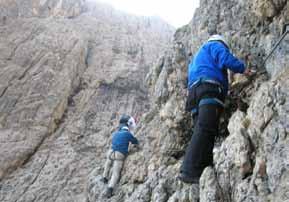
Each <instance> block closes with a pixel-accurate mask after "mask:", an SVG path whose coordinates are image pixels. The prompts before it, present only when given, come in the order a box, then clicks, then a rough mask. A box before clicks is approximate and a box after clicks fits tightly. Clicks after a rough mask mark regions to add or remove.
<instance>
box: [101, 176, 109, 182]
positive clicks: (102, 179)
mask: <svg viewBox="0 0 289 202" xmlns="http://www.w3.org/2000/svg"><path fill="white" fill-rule="evenodd" d="M100 181H101V182H103V183H104V184H106V183H107V182H108V179H107V178H106V177H104V178H101V179H100Z"/></svg>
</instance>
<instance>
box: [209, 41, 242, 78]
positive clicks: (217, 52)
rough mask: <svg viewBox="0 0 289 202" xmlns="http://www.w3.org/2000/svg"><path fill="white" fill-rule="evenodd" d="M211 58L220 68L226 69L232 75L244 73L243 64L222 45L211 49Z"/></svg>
mask: <svg viewBox="0 0 289 202" xmlns="http://www.w3.org/2000/svg"><path fill="white" fill-rule="evenodd" d="M212 52H213V57H214V58H215V59H216V61H218V64H219V67H220V68H226V69H229V70H231V71H233V72H234V73H244V72H245V70H246V68H245V64H244V63H243V62H242V61H241V60H239V59H238V58H236V57H235V56H234V55H233V54H231V53H230V51H229V49H228V48H226V47H225V46H223V45H222V44H218V45H216V47H214V48H213V51H212Z"/></svg>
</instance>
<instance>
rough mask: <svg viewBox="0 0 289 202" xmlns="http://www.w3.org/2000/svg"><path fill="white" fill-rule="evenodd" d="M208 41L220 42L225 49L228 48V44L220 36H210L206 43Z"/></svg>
mask: <svg viewBox="0 0 289 202" xmlns="http://www.w3.org/2000/svg"><path fill="white" fill-rule="evenodd" d="M209 41H221V42H223V43H224V44H225V45H226V46H227V47H229V44H228V42H227V40H226V39H225V38H224V37H223V36H222V35H218V34H215V35H212V36H210V38H209V39H208V42H209Z"/></svg>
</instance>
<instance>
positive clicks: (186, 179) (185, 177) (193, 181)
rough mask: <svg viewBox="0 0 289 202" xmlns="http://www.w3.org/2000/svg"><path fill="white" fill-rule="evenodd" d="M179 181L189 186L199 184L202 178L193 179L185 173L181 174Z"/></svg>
mask: <svg viewBox="0 0 289 202" xmlns="http://www.w3.org/2000/svg"><path fill="white" fill-rule="evenodd" d="M178 179H179V180H180V181H182V182H184V183H187V184H199V181H200V177H191V176H188V175H185V174H183V173H181V174H179V176H178Z"/></svg>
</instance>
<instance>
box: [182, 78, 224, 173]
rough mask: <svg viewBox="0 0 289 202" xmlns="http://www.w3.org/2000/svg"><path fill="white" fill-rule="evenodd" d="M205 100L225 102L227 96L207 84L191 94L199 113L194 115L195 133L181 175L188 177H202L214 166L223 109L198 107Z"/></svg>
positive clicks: (205, 106) (194, 88)
mask: <svg viewBox="0 0 289 202" xmlns="http://www.w3.org/2000/svg"><path fill="white" fill-rule="evenodd" d="M203 98H218V99H220V100H222V101H224V99H225V96H224V94H223V92H222V91H221V90H220V88H219V87H218V86H217V85H213V84H207V83H203V84H200V85H196V86H194V87H193V89H192V90H190V92H189V99H193V100H191V101H190V100H189V102H191V103H193V104H192V105H193V107H196V108H197V113H196V114H195V115H194V133H193V135H192V137H191V141H190V143H189V145H188V147H187V149H186V153H185V157H184V161H183V164H182V166H181V173H183V174H184V175H186V176H188V177H200V176H201V174H202V172H203V170H204V169H205V167H207V166H209V165H212V164H213V148H214V142H215V137H216V135H218V132H219V128H218V126H219V121H220V115H221V112H222V110H223V107H221V106H220V105H217V104H205V105H201V106H198V105H199V102H200V100H201V99H203Z"/></svg>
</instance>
